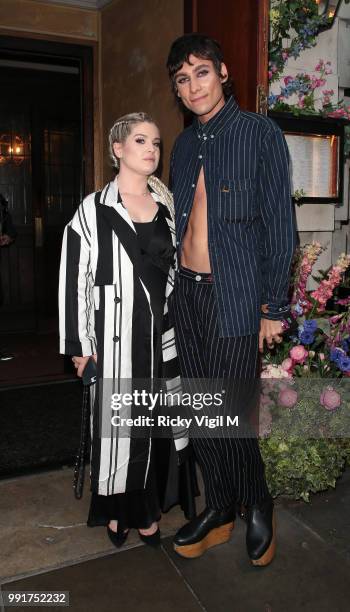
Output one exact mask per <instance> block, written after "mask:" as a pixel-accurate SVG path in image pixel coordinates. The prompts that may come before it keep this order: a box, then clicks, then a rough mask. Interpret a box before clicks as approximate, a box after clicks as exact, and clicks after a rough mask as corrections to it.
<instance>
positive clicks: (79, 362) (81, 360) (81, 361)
mask: <svg viewBox="0 0 350 612" xmlns="http://www.w3.org/2000/svg"><path fill="white" fill-rule="evenodd" d="M90 357H92V358H93V359H94V360H95V362H96V363H97V355H96V354H95V355H88V356H87V357H72V361H73V363H74V367H75V368H76V370H77V376H79V378H81V377H82V375H83V372H84V368H85V366H86V364H87V362H88V361H89V359H90Z"/></svg>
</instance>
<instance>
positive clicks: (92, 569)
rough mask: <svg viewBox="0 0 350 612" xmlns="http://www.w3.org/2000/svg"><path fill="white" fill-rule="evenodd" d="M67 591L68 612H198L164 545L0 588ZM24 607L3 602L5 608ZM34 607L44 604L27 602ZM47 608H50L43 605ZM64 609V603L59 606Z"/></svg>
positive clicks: (7, 610)
mask: <svg viewBox="0 0 350 612" xmlns="http://www.w3.org/2000/svg"><path fill="white" fill-rule="evenodd" d="M9 589H16V590H27V591H33V590H41V591H45V590H46V591H50V590H52V591H60V590H64V591H70V607H69V608H68V609H69V610H70V611H71V612H92V611H98V612H111V611H112V610H115V611H119V610H120V611H122V612H135V610H137V612H165V611H167V612H200V611H201V610H202V608H201V606H200V604H199V603H198V602H197V600H196V598H195V597H194V595H193V594H192V593H191V591H190V590H189V589H188V588H187V586H186V584H185V583H184V581H183V580H182V578H181V576H180V575H179V574H178V572H177V571H176V569H175V567H174V565H173V564H172V563H170V562H169V559H168V556H167V555H166V554H164V552H163V551H162V549H158V550H154V549H151V548H150V547H148V546H139V547H137V548H133V549H129V550H126V551H124V552H117V553H116V554H111V555H109V556H107V557H103V558H100V559H95V560H93V561H87V562H84V563H80V564H78V565H73V566H70V567H65V568H62V569H59V570H55V571H53V572H47V573H45V574H39V575H37V576H32V577H30V578H26V579H24V580H18V581H16V582H11V583H9V584H4V585H2V590H3V591H6V590H9ZM13 609H15V610H16V612H25V611H26V610H28V608H27V607H16V608H12V607H6V608H5V612H12V610H13ZM29 609H30V610H32V611H33V612H34V611H35V610H37V611H41V610H43V608H40V607H36V606H33V607H30V608H29ZM45 609H48V608H45ZM63 609H65V608H63Z"/></svg>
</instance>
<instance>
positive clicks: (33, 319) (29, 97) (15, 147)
mask: <svg viewBox="0 0 350 612" xmlns="http://www.w3.org/2000/svg"><path fill="white" fill-rule="evenodd" d="M9 41H10V42H9ZM14 41H15V42H14ZM31 43H32V44H33V45H34V46H35V47H36V46H37V45H38V44H39V48H38V49H36V51H35V53H34V52H33V51H29V49H27V48H25V49H22V48H21V49H20V50H19V49H17V48H16V47H17V46H18V45H19V46H20V47H21V46H23V45H24V47H26V46H27V47H29V46H30V44H31ZM40 44H42V43H41V41H28V40H26V41H16V39H1V37H0V65H1V72H2V96H1V99H0V140H1V153H2V154H1V156H0V193H1V194H2V195H3V196H4V197H5V199H6V200H7V201H8V207H9V210H10V212H11V215H12V217H13V221H14V225H15V227H16V230H17V234H18V235H17V239H16V241H15V242H14V243H13V244H11V245H10V246H8V247H2V248H1V251H0V267H1V269H0V272H1V284H2V300H1V305H0V314H1V316H0V332H9V331H10V332H16V331H20V330H22V331H24V330H25V331H38V332H42V331H50V330H54V329H56V327H57V284H58V269H59V259H60V249H61V242H62V234H63V229H64V226H65V224H66V223H67V222H68V221H69V219H70V218H71V217H72V216H73V214H74V211H75V209H76V208H77V206H78V204H79V203H80V201H81V200H82V198H83V197H84V195H85V194H86V193H87V192H89V191H92V188H93V177H92V170H93V150H92V146H91V145H92V137H91V134H92V130H93V125H92V121H91V119H92V117H90V123H89V126H88V128H87V130H86V129H84V126H86V125H87V121H86V112H85V111H86V106H89V103H88V100H89V91H86V87H84V88H83V85H82V83H83V82H86V78H84V79H83V71H82V65H81V58H79V57H76V58H74V57H72V55H73V53H71V56H70V57H69V58H67V57H65V56H64V54H63V52H65V53H66V54H68V53H69V51H70V50H71V48H72V47H73V51H74V52H75V54H77V51H76V49H75V48H74V46H72V45H67V46H66V45H57V44H56V43H55V44H52V51H55V53H48V51H50V50H51V45H50V43H46V45H45V53H44V54H43V49H41V48H40ZM66 47H68V49H67V48H66ZM57 54H58V55H57ZM90 93H91V91H90ZM84 94H85V95H84ZM91 97H92V96H91ZM90 106H92V102H91V105H90ZM16 151H17V153H16ZM84 159H86V160H88V163H85V164H84Z"/></svg>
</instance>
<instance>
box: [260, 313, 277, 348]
mask: <svg viewBox="0 0 350 612" xmlns="http://www.w3.org/2000/svg"><path fill="white" fill-rule="evenodd" d="M282 333H283V328H282V323H281V321H271V320H270V319H261V320H260V333H259V351H260V353H262V352H263V350H264V340H266V342H267V346H268V348H270V349H271V348H273V347H274V344H275V342H277V344H279V343H280V342H282V340H283V338H282Z"/></svg>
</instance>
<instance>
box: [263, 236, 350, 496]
mask: <svg viewBox="0 0 350 612" xmlns="http://www.w3.org/2000/svg"><path fill="white" fill-rule="evenodd" d="M322 250H323V247H322V246H321V245H320V244H319V243H317V242H313V243H312V244H308V245H305V246H303V247H302V248H301V249H300V250H299V252H298V254H297V257H296V260H295V265H294V274H293V277H292V286H293V290H292V298H291V319H290V321H291V325H290V330H289V333H288V335H286V336H285V337H284V339H283V341H282V342H281V343H280V344H278V345H277V346H276V348H275V349H274V350H273V351H266V353H265V355H264V365H263V370H262V374H261V376H262V379H263V380H262V395H261V407H260V435H261V436H262V439H261V450H262V454H263V457H264V460H265V463H266V474H267V478H268V481H269V484H270V487H271V490H272V492H273V494H274V495H278V494H282V493H283V494H288V495H293V496H294V497H295V498H300V497H301V498H302V499H304V500H306V501H307V500H308V499H309V495H310V492H316V491H319V490H322V489H325V488H327V487H329V486H335V482H336V479H337V477H338V476H339V475H340V474H341V472H342V469H343V467H344V465H345V462H346V460H347V458H350V380H348V379H349V378H350V298H349V297H347V298H344V299H337V298H336V297H335V293H336V290H337V288H338V287H339V285H340V284H341V282H342V279H343V277H344V274H345V272H346V270H347V269H348V268H349V267H350V255H345V254H342V255H341V256H340V257H339V258H338V260H337V262H336V263H335V264H334V265H333V266H331V268H330V269H329V270H328V271H326V272H324V273H323V274H322V275H321V276H320V277H318V285H317V287H316V289H314V290H312V291H309V290H307V281H308V279H309V277H310V275H311V273H312V269H313V266H314V265H315V263H316V262H317V259H318V257H319V256H320V254H321V252H322ZM314 278H315V277H314ZM332 301H333V303H334V305H335V306H337V308H338V312H337V311H335V310H331V309H330V308H329V305H330V304H331V305H332ZM325 379H327V380H325Z"/></svg>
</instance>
